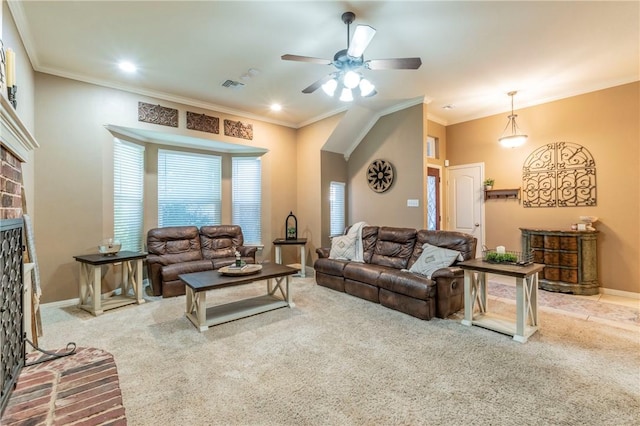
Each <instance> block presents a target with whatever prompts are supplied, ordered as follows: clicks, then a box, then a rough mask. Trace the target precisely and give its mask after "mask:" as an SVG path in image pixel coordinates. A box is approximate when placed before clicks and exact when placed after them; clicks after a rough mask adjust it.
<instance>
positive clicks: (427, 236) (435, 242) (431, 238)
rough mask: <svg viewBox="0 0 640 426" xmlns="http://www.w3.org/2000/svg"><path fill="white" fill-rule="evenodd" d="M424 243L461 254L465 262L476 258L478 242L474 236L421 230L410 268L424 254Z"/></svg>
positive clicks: (417, 236) (417, 235)
mask: <svg viewBox="0 0 640 426" xmlns="http://www.w3.org/2000/svg"><path fill="white" fill-rule="evenodd" d="M424 243H428V244H431V245H432V246H437V247H442V248H446V249H449V250H455V251H457V252H460V254H462V258H463V260H469V259H473V258H475V257H476V244H477V240H476V238H475V237H474V236H473V235H470V234H465V233H463V232H454V231H428V230H426V229H421V230H419V231H418V232H417V234H416V245H415V247H414V249H413V254H412V255H411V259H410V260H409V265H408V267H409V268H411V267H412V266H413V264H414V263H415V262H416V260H418V258H419V257H420V255H421V254H422V246H423V245H424ZM456 263H457V261H456ZM454 264H455V263H454Z"/></svg>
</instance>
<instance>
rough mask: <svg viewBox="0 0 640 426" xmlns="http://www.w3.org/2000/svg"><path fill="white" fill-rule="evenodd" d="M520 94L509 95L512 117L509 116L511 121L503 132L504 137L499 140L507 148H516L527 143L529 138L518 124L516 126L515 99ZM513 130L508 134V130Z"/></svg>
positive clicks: (512, 93)
mask: <svg viewBox="0 0 640 426" xmlns="http://www.w3.org/2000/svg"><path fill="white" fill-rule="evenodd" d="M516 93H518V92H515V91H514V92H509V93H507V95H509V96H511V115H510V116H509V121H508V122H507V125H506V126H505V128H504V130H503V131H502V136H501V137H500V138H499V139H498V141H499V142H500V145H502V146H504V147H505V148H515V147H518V146H520V145H522V144H524V143H525V142H526V141H527V138H528V136H527V135H523V134H521V133H520V132H519V131H520V129H519V128H518V124H516V117H517V116H518V115H517V114H514V113H513V97H514V96H515V94H516ZM509 128H511V134H508V131H507V129H509Z"/></svg>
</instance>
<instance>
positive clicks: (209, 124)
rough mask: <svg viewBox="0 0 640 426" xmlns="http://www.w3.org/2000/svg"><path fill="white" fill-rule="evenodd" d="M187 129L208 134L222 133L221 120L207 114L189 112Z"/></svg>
mask: <svg viewBox="0 0 640 426" xmlns="http://www.w3.org/2000/svg"><path fill="white" fill-rule="evenodd" d="M187 129H189V130H198V131H200V132H207V133H215V134H218V133H220V119H219V118H218V117H212V116H210V115H206V114H198V113H195V112H191V111H187Z"/></svg>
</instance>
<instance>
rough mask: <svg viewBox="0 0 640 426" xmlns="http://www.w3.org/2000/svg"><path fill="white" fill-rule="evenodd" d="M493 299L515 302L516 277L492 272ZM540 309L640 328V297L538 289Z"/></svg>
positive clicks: (638, 329) (490, 290)
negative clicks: (580, 294)
mask: <svg viewBox="0 0 640 426" xmlns="http://www.w3.org/2000/svg"><path fill="white" fill-rule="evenodd" d="M488 279H489V289H488V292H489V299H490V300H491V299H495V300H504V301H507V302H513V301H514V300H515V280H514V279H512V278H509V277H504V276H500V275H494V274H489V277H488ZM538 307H539V309H540V310H548V311H556V312H557V313H561V314H563V315H570V316H573V317H576V318H581V319H584V320H586V321H597V322H601V323H605V324H609V325H611V326H615V327H621V328H625V329H629V330H637V331H640V299H632V298H627V297H620V296H614V295H610V294H596V295H593V296H578V295H573V294H564V293H556V292H551V291H545V290H541V289H539V290H538Z"/></svg>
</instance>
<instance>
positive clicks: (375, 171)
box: [367, 160, 393, 192]
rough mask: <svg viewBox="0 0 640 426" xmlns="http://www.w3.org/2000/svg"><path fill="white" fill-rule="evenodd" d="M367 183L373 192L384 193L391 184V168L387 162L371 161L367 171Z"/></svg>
mask: <svg viewBox="0 0 640 426" xmlns="http://www.w3.org/2000/svg"><path fill="white" fill-rule="evenodd" d="M367 183H368V184H369V188H371V189H372V190H373V191H375V192H385V191H386V190H387V189H389V188H391V184H392V183H393V166H392V165H391V163H390V162H388V161H387V160H373V162H372V163H371V164H370V165H369V168H368V169H367Z"/></svg>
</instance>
